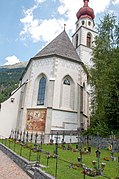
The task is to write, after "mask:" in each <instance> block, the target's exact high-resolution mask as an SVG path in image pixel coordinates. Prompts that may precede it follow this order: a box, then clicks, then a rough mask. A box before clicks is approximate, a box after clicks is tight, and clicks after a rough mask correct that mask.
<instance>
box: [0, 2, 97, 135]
mask: <svg viewBox="0 0 119 179" xmlns="http://www.w3.org/2000/svg"><path fill="white" fill-rule="evenodd" d="M88 3H89V0H84V6H83V7H81V8H80V9H79V11H78V12H77V14H76V16H77V22H76V30H75V33H74V35H73V36H72V42H71V41H70V38H69V37H68V35H67V33H66V31H65V29H64V31H63V32H61V33H60V34H59V35H58V36H57V37H56V38H55V39H54V40H52V41H51V42H50V43H49V44H48V45H47V46H46V47H44V48H43V49H42V50H41V51H40V52H39V53H37V54H36V55H35V56H34V57H33V58H31V59H30V60H29V63H28V65H27V67H26V68H25V70H24V73H23V75H22V77H21V79H20V83H19V87H18V88H17V89H16V90H15V91H13V92H12V94H11V96H10V98H9V99H8V100H6V101H5V102H4V103H2V104H1V110H0V135H1V136H4V137H9V135H10V132H11V130H12V129H13V130H15V129H16V130H20V131H21V130H22V131H23V130H26V131H28V132H38V133H44V134H50V133H52V132H54V131H55V132H57V131H76V130H77V128H80V129H83V130H86V129H87V128H88V127H89V126H90V116H89V92H88V88H87V78H88V74H87V70H86V68H89V67H90V66H91V58H92V55H91V52H92V46H93V43H94V40H95V37H96V35H97V33H96V32H95V30H94V11H93V9H91V8H90V7H89V6H88ZM49 35H50V34H49Z"/></svg>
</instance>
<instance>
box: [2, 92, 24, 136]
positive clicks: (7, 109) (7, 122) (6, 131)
mask: <svg viewBox="0 0 119 179" xmlns="http://www.w3.org/2000/svg"><path fill="white" fill-rule="evenodd" d="M20 91H21V89H19V90H18V91H17V92H16V93H15V94H14V95H12V96H11V97H10V98H9V99H8V100H6V101H5V102H3V103H2V104H1V111H0V136H3V137H9V136H10V132H11V130H12V129H16V123H17V115H18V108H19V97H20ZM11 98H14V102H11Z"/></svg>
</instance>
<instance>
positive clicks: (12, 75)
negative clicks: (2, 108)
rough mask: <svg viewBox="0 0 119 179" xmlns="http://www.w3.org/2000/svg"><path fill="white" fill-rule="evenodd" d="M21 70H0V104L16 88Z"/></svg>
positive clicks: (22, 69)
mask: <svg viewBox="0 0 119 179" xmlns="http://www.w3.org/2000/svg"><path fill="white" fill-rule="evenodd" d="M23 71H24V67H23V68H0V103H1V102H3V101H5V100H6V99H7V98H8V97H9V96H10V93H11V92H12V91H13V90H14V89H15V88H17V87H18V84H19V79H20V77H21V75H22V73H23Z"/></svg>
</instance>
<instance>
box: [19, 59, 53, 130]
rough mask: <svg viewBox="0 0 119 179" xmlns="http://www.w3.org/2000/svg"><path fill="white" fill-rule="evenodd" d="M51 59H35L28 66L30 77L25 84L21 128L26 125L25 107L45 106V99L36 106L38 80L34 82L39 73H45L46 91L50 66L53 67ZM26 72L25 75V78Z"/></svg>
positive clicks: (50, 70)
mask: <svg viewBox="0 0 119 179" xmlns="http://www.w3.org/2000/svg"><path fill="white" fill-rule="evenodd" d="M53 62H54V61H53V59H52V58H43V59H39V60H38V59H37V60H33V61H32V64H30V65H32V67H31V66H29V68H30V70H31V71H30V73H31V76H30V79H29V82H28V83H27V85H26V95H25V100H24V104H23V106H24V109H23V116H22V129H24V128H25V125H26V113H27V108H44V107H47V100H46V101H45V105H44V106H37V95H38V86H39V81H37V82H36V80H37V78H38V76H39V75H41V74H45V76H46V77H47V85H46V91H48V81H49V80H50V78H51V77H52V74H51V72H52V68H53ZM26 76H27V74H26V75H25V78H26ZM46 99H47V93H46Z"/></svg>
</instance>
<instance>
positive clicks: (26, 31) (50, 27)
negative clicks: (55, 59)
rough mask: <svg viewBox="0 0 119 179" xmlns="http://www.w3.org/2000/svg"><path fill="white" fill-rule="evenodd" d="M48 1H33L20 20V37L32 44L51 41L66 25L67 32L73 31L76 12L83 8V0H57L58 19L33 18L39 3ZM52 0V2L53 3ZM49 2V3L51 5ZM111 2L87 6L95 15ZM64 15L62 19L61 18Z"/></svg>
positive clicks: (94, 2)
mask: <svg viewBox="0 0 119 179" xmlns="http://www.w3.org/2000/svg"><path fill="white" fill-rule="evenodd" d="M47 1H48V0H34V2H35V5H34V6H33V7H32V8H30V9H27V10H26V11H24V15H25V16H24V18H22V19H20V21H21V23H22V24H23V29H22V31H21V33H20V37H22V38H24V39H25V38H27V37H30V38H31V39H32V40H33V41H34V42H36V41H40V40H43V41H45V42H49V41H51V40H52V39H53V38H54V37H55V36H56V35H57V34H58V33H60V32H61V30H62V29H63V25H64V24H66V30H67V32H69V31H71V32H72V33H73V32H74V31H75V22H76V12H77V11H78V10H79V8H80V7H82V6H83V0H73V1H72V0H59V2H60V6H59V7H58V8H57V13H58V14H59V17H58V18H57V19H56V18H50V19H46V20H42V19H36V18H35V17H34V10H35V9H36V8H38V7H39V6H40V5H41V3H44V2H47ZM53 1H54V0H52V2H53ZM52 2H51V3H52ZM110 2H111V0H104V1H103V0H101V2H100V1H96V0H90V3H89V6H90V7H92V8H93V9H94V12H95V15H96V14H97V13H101V12H103V11H104V10H105V9H106V8H107V7H108V6H109V4H110ZM113 3H119V0H113ZM62 15H64V19H65V20H64V19H63V18H61V16H62Z"/></svg>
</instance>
